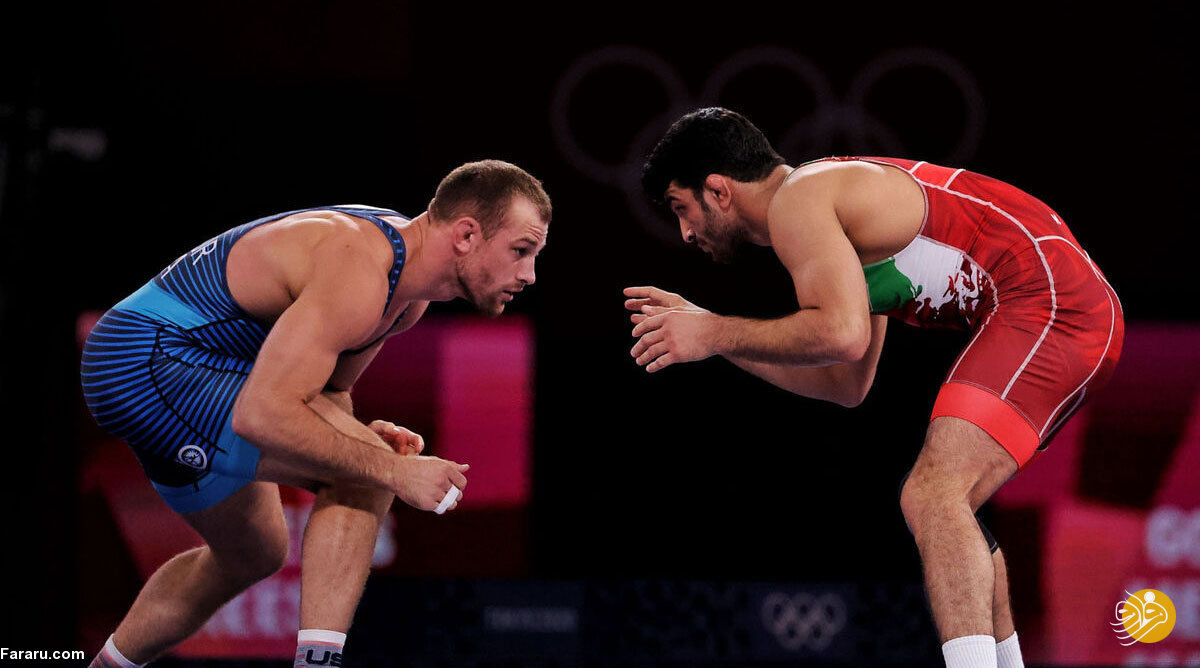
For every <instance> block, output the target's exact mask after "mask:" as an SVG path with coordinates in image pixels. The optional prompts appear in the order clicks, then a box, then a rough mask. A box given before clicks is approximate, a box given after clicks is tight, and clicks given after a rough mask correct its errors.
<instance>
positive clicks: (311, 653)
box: [293, 629, 346, 668]
mask: <svg viewBox="0 0 1200 668" xmlns="http://www.w3.org/2000/svg"><path fill="white" fill-rule="evenodd" d="M345 644H346V634H345V633H338V632H337V631H322V630H320V629H301V630H300V634H299V635H297V636H296V663H295V664H293V666H294V668H308V666H323V667H325V668H339V667H340V666H341V665H342V647H343V646H345Z"/></svg>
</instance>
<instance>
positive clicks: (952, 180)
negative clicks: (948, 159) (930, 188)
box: [942, 167, 963, 188]
mask: <svg viewBox="0 0 1200 668" xmlns="http://www.w3.org/2000/svg"><path fill="white" fill-rule="evenodd" d="M962 173H963V170H962V168H961V167H959V168H958V170H957V171H955V172H954V173H953V174H951V175H950V178H949V179H947V180H946V185H944V186H942V187H943V188H949V187H950V184H951V183H954V179H957V178H958V175H959V174H962Z"/></svg>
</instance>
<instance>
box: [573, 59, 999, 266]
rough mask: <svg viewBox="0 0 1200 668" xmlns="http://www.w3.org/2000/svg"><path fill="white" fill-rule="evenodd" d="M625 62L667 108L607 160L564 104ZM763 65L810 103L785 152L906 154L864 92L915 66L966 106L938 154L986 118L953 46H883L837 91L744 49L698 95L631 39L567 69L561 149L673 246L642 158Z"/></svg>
mask: <svg viewBox="0 0 1200 668" xmlns="http://www.w3.org/2000/svg"><path fill="white" fill-rule="evenodd" d="M621 68H624V69H630V68H632V69H634V70H641V71H642V72H643V73H645V74H648V75H649V76H650V77H651V78H652V79H654V80H656V81H657V83H658V84H659V85H660V86H661V88H662V91H663V92H664V93H665V94H666V98H667V108H666V109H665V110H664V111H662V112H661V113H659V114H658V115H654V116H651V117H650V118H649V119H647V121H646V123H645V125H643V126H642V128H641V130H639V131H638V132H636V133H635V134H634V136H633V137H632V139H631V140H630V142H629V147H628V150H627V152H626V154H625V156H624V158H623V159H622V160H620V161H617V162H609V161H605V160H602V159H599V158H597V157H596V156H595V155H594V154H593V153H592V152H590V151H589V150H587V149H586V148H585V147H584V146H583V145H582V144H581V143H580V141H579V136H578V135H577V134H576V131H575V129H574V128H573V127H572V124H571V119H570V108H571V101H572V100H573V99H574V98H575V96H576V95H577V94H578V93H579V91H580V89H581V88H582V87H584V85H585V81H586V79H587V78H588V77H589V76H591V75H593V74H596V73H598V72H602V71H605V70H617V69H621ZM765 68H780V69H783V70H785V71H786V72H789V73H791V74H793V75H794V76H795V77H796V78H797V79H798V80H799V83H800V84H802V85H803V87H804V88H806V89H807V91H808V93H809V94H811V95H812V96H813V98H815V101H816V105H815V108H814V109H813V111H812V112H811V113H809V114H808V115H806V116H804V117H803V118H800V119H799V120H797V121H796V122H795V123H794V124H793V125H792V126H791V127H790V128H788V129H787V130H785V131H784V132H783V134H782V139H780V140H779V141H778V142H776V148H777V149H778V150H779V152H780V153H781V154H782V155H784V156H795V155H800V154H807V155H810V156H812V157H818V156H826V155H829V154H830V153H831V152H832V150H833V148H834V142H835V141H836V140H838V139H842V140H844V141H845V142H846V143H847V144H848V145H849V147H850V148H851V151H852V152H853V153H856V154H869V153H873V152H875V151H879V150H882V152H883V153H886V154H890V155H898V156H902V155H904V154H905V150H904V144H903V142H902V141H901V139H900V137H899V135H898V134H897V132H896V131H895V130H893V129H892V128H891V127H890V126H889V125H888V124H887V123H886V122H885V121H884V119H881V118H880V117H879V116H877V115H876V114H874V113H872V112H871V111H870V110H869V109H868V105H867V98H868V96H869V95H870V93H871V91H872V90H873V89H875V88H876V87H877V86H878V85H879V84H880V82H881V81H883V80H884V79H885V78H887V77H889V76H891V75H893V74H894V73H898V72H902V71H906V70H912V69H924V70H929V71H931V72H932V73H934V74H936V75H938V76H940V77H942V78H944V79H945V80H946V81H947V82H949V83H950V84H951V85H952V86H953V87H954V88H955V89H956V90H957V92H958V94H959V95H960V96H961V98H962V102H963V108H964V114H963V120H962V127H961V130H960V132H959V136H958V138H957V139H956V140H955V142H954V145H953V148H952V149H950V150H949V152H948V153H946V154H945V155H944V156H941V158H940V160H939V161H940V162H945V163H949V164H965V163H967V162H968V161H969V160H970V159H971V158H972V157H973V156H974V155H975V151H976V150H977V149H978V147H979V142H980V139H981V138H982V135H983V124H984V99H983V93H982V91H981V90H980V88H979V85H978V84H977V83H976V81H975V78H974V77H973V76H972V75H971V73H970V72H969V71H968V70H967V69H966V67H964V66H963V65H962V63H960V62H959V61H957V60H956V59H954V58H953V57H952V56H950V55H949V54H946V53H944V52H941V51H937V50H934V49H927V48H907V49H897V50H894V51H888V52H885V53H883V54H881V55H880V56H878V57H876V58H875V59H874V60H872V61H870V62H869V63H867V65H865V66H864V67H863V69H862V70H861V71H859V72H858V74H857V75H855V77H854V78H853V80H852V81H851V83H850V85H849V88H848V91H847V93H846V94H845V96H839V95H838V94H837V92H836V91H835V90H834V87H833V85H832V84H831V83H830V80H829V77H828V76H827V75H826V74H825V72H823V71H822V70H821V69H820V68H818V67H817V66H816V65H815V64H813V62H812V61H810V60H808V59H807V58H805V57H803V56H801V55H799V54H797V53H795V52H793V51H791V50H788V49H785V48H782V47H775V46H764V47H755V48H750V49H746V50H743V51H739V52H737V53H735V54H734V55H732V56H730V57H729V58H728V59H726V60H725V61H724V62H722V63H720V64H719V65H718V66H716V67H715V68H714V69H713V70H712V71H711V73H710V74H709V76H708V79H707V80H706V81H705V82H704V85H703V87H702V89H701V92H700V94H699V95H698V96H693V95H692V94H691V92H690V90H689V88H688V85H687V83H686V82H685V81H684V80H683V77H682V75H680V73H679V71H678V70H677V69H676V68H675V66H674V65H672V64H671V63H670V62H668V61H667V60H665V59H664V58H662V57H661V56H659V55H658V54H656V53H654V52H652V51H649V50H647V49H643V48H641V47H637V46H609V47H605V48H602V49H599V50H596V51H593V52H591V53H588V54H585V55H584V56H582V57H581V58H579V59H578V60H576V61H575V62H574V63H572V64H571V65H570V66H569V67H567V69H566V71H565V72H564V73H563V75H562V77H561V78H560V79H559V82H558V85H557V87H556V89H555V91H554V97H553V99H552V101H551V105H550V129H551V133H552V135H553V137H554V140H555V142H556V143H557V145H558V148H559V151H560V152H561V153H562V155H563V157H565V158H566V159H567V160H568V161H569V162H570V163H571V164H572V165H573V166H574V167H575V169H577V170H579V171H580V172H581V173H582V174H584V175H585V176H587V177H588V178H590V179H592V180H593V181H596V182H598V183H602V184H606V185H609V186H612V187H615V188H618V189H619V190H622V191H623V192H624V193H625V196H626V201H627V203H628V206H629V209H630V212H631V213H632V214H633V215H634V217H635V218H636V219H637V220H638V221H639V222H641V223H642V225H643V226H645V228H646V230H647V231H648V232H649V233H650V234H651V235H652V236H654V237H656V238H659V239H660V240H663V241H665V242H667V243H671V244H678V242H679V238H678V235H677V234H675V232H674V231H673V230H672V229H670V228H669V226H666V225H663V224H662V222H661V218H660V217H659V215H658V214H657V213H656V212H655V211H654V209H653V208H652V207H651V205H650V203H649V202H647V201H646V197H645V196H644V195H643V194H642V192H641V186H640V183H639V181H640V177H641V166H642V163H643V161H644V160H645V158H646V156H647V155H648V154H649V153H650V150H651V149H652V148H653V147H654V144H655V143H656V142H657V141H658V139H659V138H660V137H661V136H662V134H663V133H664V132H665V131H666V128H667V127H668V125H669V124H670V123H671V122H673V121H674V120H675V119H677V118H679V117H680V116H682V115H683V114H685V113H687V112H689V111H692V110H695V109H697V108H699V107H706V106H712V105H718V104H721V100H722V96H723V95H725V93H726V90H727V89H728V88H729V87H730V85H731V84H732V83H734V82H735V81H736V80H738V79H739V78H740V77H742V76H743V75H745V74H746V73H748V72H752V71H755V70H761V69H765ZM762 94H763V95H764V96H765V95H772V97H771V98H770V100H771V101H772V102H777V101H778V100H777V96H776V95H775V91H773V90H772V91H763V92H762ZM931 157H937V156H931Z"/></svg>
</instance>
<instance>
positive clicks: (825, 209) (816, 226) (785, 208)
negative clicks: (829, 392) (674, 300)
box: [633, 181, 871, 372]
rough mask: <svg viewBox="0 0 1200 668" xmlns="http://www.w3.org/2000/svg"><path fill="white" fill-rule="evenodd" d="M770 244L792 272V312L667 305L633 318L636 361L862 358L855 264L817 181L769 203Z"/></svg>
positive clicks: (866, 333)
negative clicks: (743, 314) (755, 314)
mask: <svg viewBox="0 0 1200 668" xmlns="http://www.w3.org/2000/svg"><path fill="white" fill-rule="evenodd" d="M768 223H769V228H770V234H771V245H772V246H773V247H774V249H775V253H776V255H778V257H779V259H780V261H781V262H782V263H783V265H784V266H785V267H787V269H788V271H789V272H790V273H791V275H792V283H793V286H794V288H795V290H796V299H797V301H798V303H799V306H800V310H799V311H797V312H796V313H793V314H791V315H788V316H785V317H782V318H776V319H773V320H758V319H752V318H736V317H730V316H719V315H716V314H713V313H709V312H707V311H693V310H687V309H684V310H672V311H669V312H665V313H658V314H655V315H652V316H651V317H649V318H646V319H645V320H643V321H642V322H639V323H638V324H637V325H636V326H635V327H634V329H633V335H634V336H636V337H640V340H639V341H638V344H637V345H636V346H635V347H634V356H635V357H637V358H638V363H639V364H647V366H646V370H647V371H650V372H655V371H658V370H660V369H662V368H665V367H667V366H669V365H671V364H675V363H678V362H691V361H694V360H700V359H705V358H707V357H710V356H712V355H725V356H730V357H737V358H740V359H744V360H749V361H754V362H773V363H783V364H792V365H804V366H823V365H826V364H830V363H835V362H854V361H857V360H860V359H862V357H863V356H864V355H865V354H866V352H867V348H868V346H869V344H870V341H871V321H870V306H869V303H868V297H867V285H866V279H865V278H864V277H863V273H862V265H861V264H860V263H859V260H858V255H857V254H856V253H855V251H854V247H853V246H852V245H851V244H850V240H849V239H847V238H846V234H845V232H844V231H843V230H842V226H841V222H840V221H839V220H838V217H837V213H836V211H835V209H834V195H833V189H832V188H831V187H829V184H827V183H824V182H823V181H816V182H815V183H813V182H807V181H806V182H802V183H796V184H790V185H789V184H785V185H784V186H783V187H782V188H781V189H780V192H779V193H777V194H776V195H775V198H774V199H773V200H772V202H771V206H770V210H769V216H768Z"/></svg>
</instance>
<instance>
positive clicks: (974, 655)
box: [942, 636, 996, 668]
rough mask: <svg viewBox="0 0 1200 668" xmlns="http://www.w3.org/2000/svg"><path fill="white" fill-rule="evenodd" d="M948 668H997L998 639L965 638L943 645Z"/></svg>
mask: <svg viewBox="0 0 1200 668" xmlns="http://www.w3.org/2000/svg"><path fill="white" fill-rule="evenodd" d="M942 656H943V657H945V659H946V668H996V639H995V638H993V637H992V636H963V637H961V638H952V639H950V640H947V641H946V642H945V644H943V645H942Z"/></svg>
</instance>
